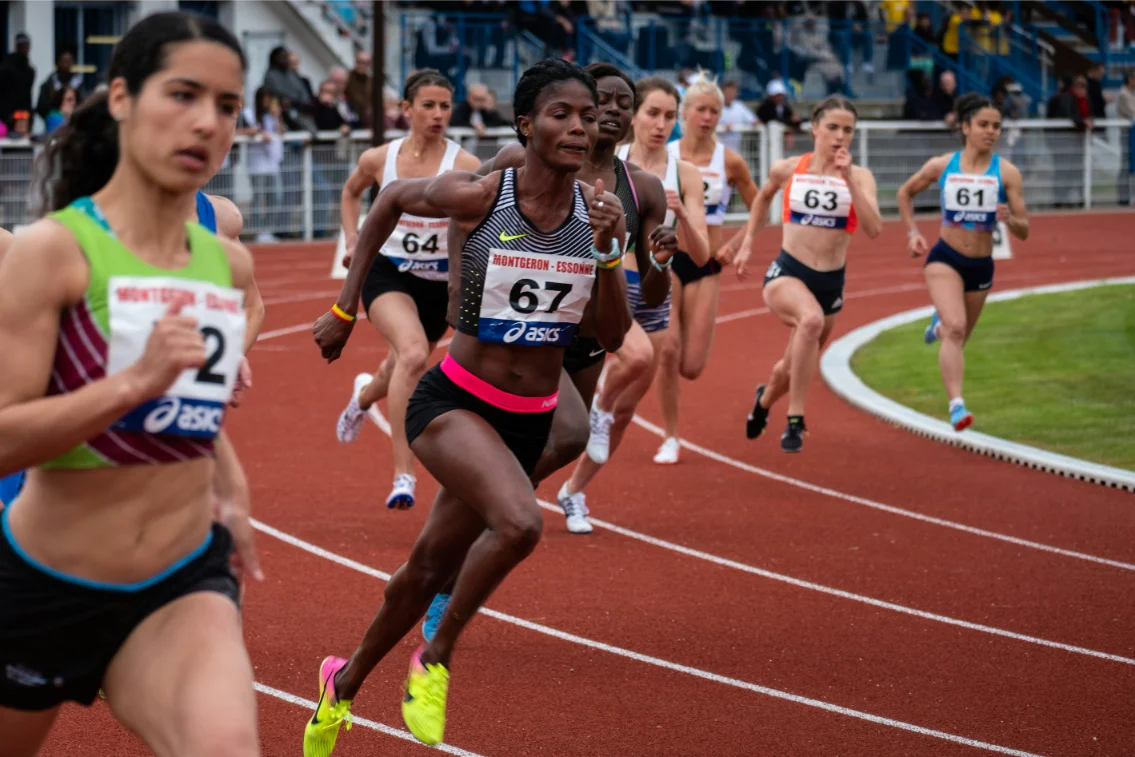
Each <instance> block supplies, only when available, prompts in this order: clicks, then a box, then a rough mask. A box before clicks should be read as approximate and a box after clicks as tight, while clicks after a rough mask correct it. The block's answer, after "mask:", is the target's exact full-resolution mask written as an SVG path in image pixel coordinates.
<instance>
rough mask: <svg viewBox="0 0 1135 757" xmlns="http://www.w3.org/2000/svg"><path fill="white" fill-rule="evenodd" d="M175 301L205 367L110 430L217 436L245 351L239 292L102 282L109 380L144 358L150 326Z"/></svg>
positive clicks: (146, 280)
mask: <svg viewBox="0 0 1135 757" xmlns="http://www.w3.org/2000/svg"><path fill="white" fill-rule="evenodd" d="M181 297H184V298H186V299H187V304H186V305H185V307H183V308H182V310H181V314H182V315H187V316H190V317H191V318H195V319H196V320H197V327H198V329H199V330H200V332H201V336H202V338H203V339H204V341H205V362H204V364H203V365H202V366H201V367H200V368H191V369H188V370H185V371H184V372H182V374H181V375H180V376H178V378H177V380H176V381H174V383H173V386H171V387H170V388H169V390H168V391H167V392H166V394H165V396H164V397H159V398H157V399H154V400H150V401H149V402H146V403H144V404H142V405H140V406H139V407H136V408H134V409H133V410H131V411H130V412H129V413H127V414H126V415H125V416H123V417H122V418H121V419H119V420H118V421H117V422H116V423H115V424H114V425H113V428H115V429H120V430H123V431H134V432H139V433H146V434H170V435H174V436H188V437H198V438H205V439H212V438H213V437H215V436H216V435H217V434H218V433H219V432H220V430H221V422H222V420H223V419H224V415H225V406H226V405H227V404H228V401H229V399H231V398H232V392H233V385H234V384H235V383H236V375H237V371H238V369H239V368H240V359H241V356H242V354H243V347H244V333H245V328H246V322H245V315H244V293H243V292H241V291H240V290H237V289H230V288H227V287H221V286H217V285H215V284H210V283H207V282H202V281H189V280H185V279H176V278H172V277H171V278H165V277H163V278H155V277H149V276H114V277H111V278H110V280H109V281H108V282H107V307H108V311H109V314H110V319H109V320H110V349H109V355H108V359H107V375H108V376H109V375H112V374H115V373H118V372H119V371H122V370H124V369H125V368H127V367H129V366H130V365H132V364H134V363H136V362H137V361H138V360H139V359H140V358H141V357H142V355H143V354H144V353H145V351H146V343H147V341H148V340H149V338H150V334H151V332H152V331H153V327H154V324H155V323H157V321H158V320H160V319H161V318H162V316H164V315H165V312H166V309H167V308H168V307H169V303H170V302H171V301H173V300H174V299H177V298H181Z"/></svg>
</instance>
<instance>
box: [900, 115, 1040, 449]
mask: <svg viewBox="0 0 1135 757" xmlns="http://www.w3.org/2000/svg"><path fill="white" fill-rule="evenodd" d="M954 110H955V114H956V116H957V123H958V124H959V125H960V127H961V132H962V142H963V144H964V147H963V148H962V149H961V150H959V151H957V152H954V153H949V154H947V155H940V156H938V157H936V158H931V159H930V160H928V161H927V162H926V164H925V165H924V166H923V167H922V168H921V169H920V170H919V171H918V173H916V174H915V175H914V176H912V177H910V178H909V179H907V181H906V183H905V184H903V186H902V187H901V188H900V189H899V192H898V206H899V213H900V214H901V215H902V219H903V222H904V223H905V224H906V227H907V230H908V238H909V242H908V244H907V250H908V251H909V253H910V255H911V257H918V256H920V255H926V263H925V265H924V269H923V270H924V273H925V277H926V286H927V288H928V289H929V290H930V299H931V301H932V302H933V303H934V315H933V316H932V317H931V319H930V324H929V325H928V326H927V327H926V331H925V333H924V335H923V340H924V341H925V342H926V343H927V344H933V343H934V342H936V341H941V344H940V346H939V347H938V367H939V370H940V371H941V373H942V383H943V384H944V385H945V387H946V394H947V397H948V399H949V405H948V407H947V409H948V413H949V417H950V424H951V425H952V426H953V427H954V430H956V431H962V430H964V429H966V428H968V427H969V426H970V425H971V424H972V423H973V414H972V413H971V412H970V411H969V410H968V409H967V408H966V405H965V400H964V399H963V398H962V382H963V378H964V374H965V356H964V354H963V350H964V348H965V344H966V342H968V341H969V338H970V335H971V334H972V333H973V329H974V326H976V325H977V320H978V318H980V317H981V311H982V308H983V307H984V306H985V298H986V297H987V296H989V292H990V291H991V290H992V288H993V234H994V233H996V231H997V227H998V224H1000V223H1004V224H1005V226H1006V228H1007V229H1008V230H1009V233H1010V234H1012V235H1013V236H1014V237H1016V238H1017V239H1021V240H1025V239H1028V236H1029V219H1028V210H1027V209H1026V208H1025V198H1024V192H1023V190H1022V183H1021V173H1020V171H1018V170H1017V168H1016V166H1014V165H1013V164H1012V163H1010V162H1009V161H1008V160H1005V159H1004V158H1002V157H1001V156H1000V155H998V154H997V153H995V152H994V151H993V150H994V148H995V147H996V145H997V140H998V139H999V138H1000V136H1001V111H1000V110H998V109H997V106H995V105H994V104H993V102H992V101H991V100H989V99H988V98H986V97H982V96H981V95H977V94H969V95H964V96H962V97H960V98H958V101H957V103H956V104H955V106H954ZM935 182H937V184H938V189H939V193H940V197H941V200H940V202H941V207H942V221H941V236H940V238H939V240H938V243H937V244H935V245H934V247H933V248H930V249H929V254H928V255H927V251H928V249H927V244H926V240H925V239H924V238H923V236H922V234H921V233H920V232H919V230H918V227H917V225H916V224H915V222H914V196H915V195H917V194H918V193H919V192H921V191H923V190H924V189H926V188H927V187H929V186H930V185H931V184H934V183H935Z"/></svg>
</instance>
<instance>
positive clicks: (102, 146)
mask: <svg viewBox="0 0 1135 757" xmlns="http://www.w3.org/2000/svg"><path fill="white" fill-rule="evenodd" d="M197 40H202V41H208V42H215V43H217V44H219V45H223V46H224V47H227V48H228V49H230V50H232V51H233V52H234V53H236V55H237V57H239V58H240V66H241V69H242V70H245V69H247V63H246V61H245V58H244V51H243V50H241V47H240V43H239V42H237V39H236V37H234V36H233V35H232V33H231V32H230V31H229V30H228V29H226V28H225V27H223V26H221V25H220V24H219V23H217V22H216V21H213V20H211V19H208V18H205V17H203V16H198V15H196V14H192V13H182V12H179V11H173V12H167V13H154V14H153V15H150V16H146V17H145V18H143V19H142V20H141V21H139V22H138V23H136V24H134V26H132V27H130V30H129V31H127V32H126V34H125V35H124V36H123V37H122V39H121V40H119V41H118V44H116V45H115V46H114V53H113V54H112V55H111V57H110V67H109V69H108V70H107V81H108V82H112V81H114V80H115V79H117V78H120V77H121V78H122V79H124V80H125V81H126V91H127V92H129V93H130V95H131V96H133V97H136V96H137V95H138V93H139V92H141V91H142V87H143V85H144V84H145V83H146V80H147V79H149V78H150V77H151V76H153V75H154V74H156V73H157V72H159V71H161V70H162V69H163V68H164V67H165V65H166V56H167V55H168V53H169V51H170V48H171V47H173V46H174V45H177V44H180V43H183V42H193V41H197ZM118 157H119V155H118V122H117V121H115V120H114V117H113V116H111V114H110V107H109V99H108V97H107V93H106V92H105V91H104V92H98V93H96V94H94V95H92V96H90V97H88V98H87V99H86V100H84V101H83V103H82V104H81V105H79V107H77V108H75V111H74V112H73V113H72V114H71V118H69V119H68V120H67V123H66V124H64V125H63V126H60V127H59V128H58V129H56V130H55V132H53V133H52V135H51V137H50V139H49V140H48V142H47V145H46V146H45V147H44V149H43V152H42V153H40V155H39V157H38V158H36V163H35V166H36V168H35V172H34V176H33V184H32V198H33V199H32V206H33V209H34V210H35V212H36V213H37V214H41V215H42V214H44V213H49V212H52V211H55V210H59V209H60V208H65V207H67V206H68V205H70V204H71V203H72V202H74V201H75V200H77V199H78V198H80V197H85V196H87V195H91V194H94V193H95V192H97V191H99V190H100V189H102V188H103V187H104V186H106V183H107V182H108V181H110V177H111V176H113V175H114V171H115V169H116V168H117V166H118Z"/></svg>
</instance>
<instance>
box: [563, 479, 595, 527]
mask: <svg viewBox="0 0 1135 757" xmlns="http://www.w3.org/2000/svg"><path fill="white" fill-rule="evenodd" d="M556 502H559V503H560V507H561V508H563V511H564V515H565V516H566V517H567V530H568V531H570V532H571V533H573V534H589V533H591V521H589V520H588V519H587V512H588V510H587V495H585V494H584V493H583V492H576V493H575V494H568V490H567V481H565V482H564V485H563V486H561V487H560V492H559V494H557V495H556Z"/></svg>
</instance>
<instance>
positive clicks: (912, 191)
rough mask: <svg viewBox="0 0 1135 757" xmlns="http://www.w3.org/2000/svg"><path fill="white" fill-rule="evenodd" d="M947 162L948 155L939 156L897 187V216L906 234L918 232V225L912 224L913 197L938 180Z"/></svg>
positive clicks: (948, 160) (948, 159) (927, 162)
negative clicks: (900, 219)
mask: <svg viewBox="0 0 1135 757" xmlns="http://www.w3.org/2000/svg"><path fill="white" fill-rule="evenodd" d="M949 162H950V156H949V155H939V156H938V157H936V158H931V159H930V160H928V161H926V163H924V164H923V165H922V168H920V169H918V171H917V172H916V173H915V174H914V175H913V176H911V177H910V178H909V179H907V180H906V181H905V182H904V183H903V185H902V186H901V187H899V191H898V195H897V196H896V197H895V199H896V200H897V202H898V206H899V216H900V217H901V218H902V222H903V225H904V226H906V230H907V233H908V234H914V233H917V232H918V225H917V224H916V223H915V222H914V196H915V195H917V194H918V193H919V192H921V191H923V190H924V189H926V188H927V187H929V186H930V185H931V184H933V183H934V182H936V181H938V179H940V178H941V177H942V172H943V171H945V170H946V164H947V163H949Z"/></svg>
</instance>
